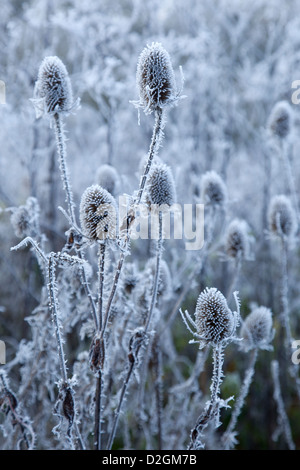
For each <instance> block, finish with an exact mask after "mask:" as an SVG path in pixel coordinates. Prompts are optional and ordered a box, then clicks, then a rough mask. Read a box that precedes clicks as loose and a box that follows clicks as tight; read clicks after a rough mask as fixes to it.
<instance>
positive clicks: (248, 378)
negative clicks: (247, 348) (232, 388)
mask: <svg viewBox="0 0 300 470" xmlns="http://www.w3.org/2000/svg"><path fill="white" fill-rule="evenodd" d="M256 359H257V349H256V348H255V349H253V350H252V352H251V356H250V361H249V365H248V368H247V370H246V372H245V376H244V380H243V384H242V387H241V390H240V393H239V396H238V398H237V401H236V403H235V407H234V409H233V412H232V415H231V418H230V421H229V424H228V426H227V429H226V432H225V433H224V436H223V438H222V440H223V441H224V443H225V445H226V441H227V438H228V437H230V434H231V433H232V432H233V431H234V429H235V426H236V423H237V420H238V417H239V416H240V414H241V411H242V408H243V406H244V403H245V399H246V396H247V395H248V392H249V388H250V385H251V382H252V378H253V375H254V367H255V363H256ZM228 443H229V445H230V441H229V442H228Z"/></svg>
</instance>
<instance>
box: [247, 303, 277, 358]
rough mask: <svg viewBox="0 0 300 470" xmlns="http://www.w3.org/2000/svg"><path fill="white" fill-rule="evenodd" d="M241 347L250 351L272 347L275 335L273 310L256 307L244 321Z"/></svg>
mask: <svg viewBox="0 0 300 470" xmlns="http://www.w3.org/2000/svg"><path fill="white" fill-rule="evenodd" d="M241 337H242V338H243V341H242V343H241V349H242V350H243V351H245V352H248V351H250V350H252V349H270V348H272V347H271V346H270V343H271V341H272V340H273V337H274V329H273V321H272V312H271V310H270V309H269V308H267V307H264V306H262V307H257V308H255V309H254V310H253V311H252V312H251V313H250V314H249V315H248V316H247V318H246V320H245V321H244V322H243V325H242V329H241Z"/></svg>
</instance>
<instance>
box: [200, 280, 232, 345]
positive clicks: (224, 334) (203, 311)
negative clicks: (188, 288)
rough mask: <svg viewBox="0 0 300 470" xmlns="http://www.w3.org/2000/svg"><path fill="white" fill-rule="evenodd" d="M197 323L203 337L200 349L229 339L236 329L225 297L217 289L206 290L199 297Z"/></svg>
mask: <svg viewBox="0 0 300 470" xmlns="http://www.w3.org/2000/svg"><path fill="white" fill-rule="evenodd" d="M195 323H196V327H197V333H198V334H199V336H201V338H202V340H201V341H200V347H203V346H204V345H205V344H207V343H212V344H213V345H217V344H219V343H221V342H222V341H223V340H226V339H227V338H229V337H230V336H231V335H232V333H233V329H234V316H233V313H232V312H231V310H230V309H229V307H228V305H227V301H226V299H225V297H224V295H223V294H222V293H221V292H220V291H219V290H218V289H216V288H215V287H211V288H206V289H205V290H204V291H203V292H201V294H200V295H199V297H198V300H197V305H196V311H195Z"/></svg>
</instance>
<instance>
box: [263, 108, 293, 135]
mask: <svg viewBox="0 0 300 470" xmlns="http://www.w3.org/2000/svg"><path fill="white" fill-rule="evenodd" d="M291 127H292V108H291V106H290V104H289V103H288V101H284V100H283V101H279V102H278V103H276V104H275V106H274V107H273V109H272V111H271V114H270V117H269V121H268V128H269V130H270V132H271V133H272V134H273V135H275V136H277V137H279V138H280V139H285V138H286V137H287V136H288V134H289V133H290V130H291Z"/></svg>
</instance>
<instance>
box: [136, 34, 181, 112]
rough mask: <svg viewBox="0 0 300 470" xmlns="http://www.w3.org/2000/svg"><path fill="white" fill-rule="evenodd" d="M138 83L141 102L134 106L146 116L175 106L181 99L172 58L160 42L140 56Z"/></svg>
mask: <svg viewBox="0 0 300 470" xmlns="http://www.w3.org/2000/svg"><path fill="white" fill-rule="evenodd" d="M136 81H137V87H138V90H139V95H140V101H139V102H133V104H135V106H137V107H141V108H143V109H144V112H145V113H146V114H150V113H152V112H153V111H156V110H158V109H162V108H164V107H166V106H169V105H173V104H174V103H176V102H177V100H178V98H179V95H180V93H178V91H177V88H176V81H175V75H174V70H173V66H172V63H171V59H170V56H169V54H168V52H167V51H166V50H165V49H164V48H163V46H162V45H161V44H160V43H158V42H153V43H152V44H151V45H147V47H145V48H144V49H143V51H142V53H141V54H140V57H139V60H138V65H137V72H136Z"/></svg>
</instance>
